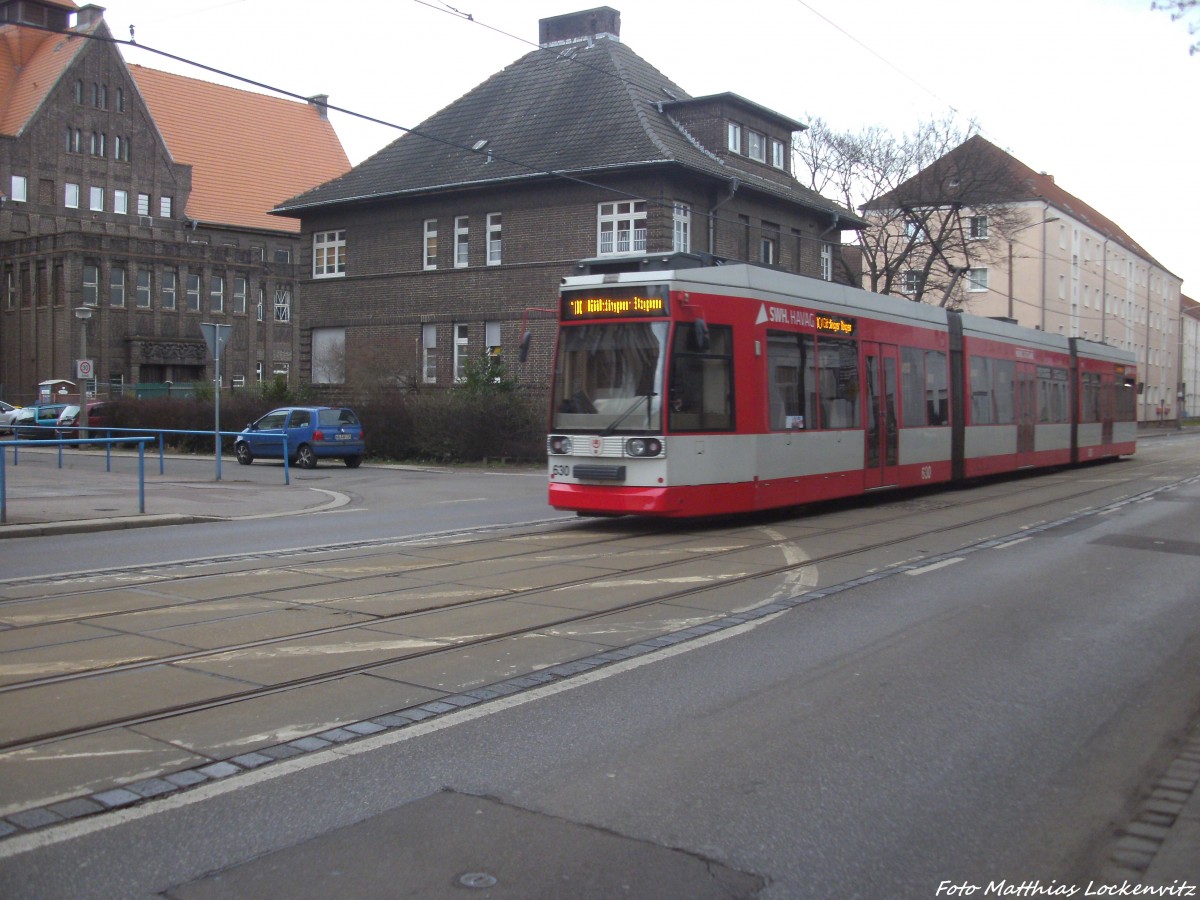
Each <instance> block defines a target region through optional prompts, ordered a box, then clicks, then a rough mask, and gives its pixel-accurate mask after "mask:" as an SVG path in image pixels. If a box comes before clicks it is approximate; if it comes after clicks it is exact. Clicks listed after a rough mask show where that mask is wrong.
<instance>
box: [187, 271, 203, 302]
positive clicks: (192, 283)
mask: <svg viewBox="0 0 1200 900" xmlns="http://www.w3.org/2000/svg"><path fill="white" fill-rule="evenodd" d="M187 308H188V312H200V275H199V274H198V273H196V272H188V274H187Z"/></svg>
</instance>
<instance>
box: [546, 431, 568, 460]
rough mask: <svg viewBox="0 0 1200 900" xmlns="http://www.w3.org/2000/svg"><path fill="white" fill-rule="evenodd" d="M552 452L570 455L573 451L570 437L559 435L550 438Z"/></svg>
mask: <svg viewBox="0 0 1200 900" xmlns="http://www.w3.org/2000/svg"><path fill="white" fill-rule="evenodd" d="M550 452H551V453H558V454H561V455H563V456H566V455H569V454H570V452H571V439H570V438H569V437H561V436H558V435H555V436H554V437H552V438H550Z"/></svg>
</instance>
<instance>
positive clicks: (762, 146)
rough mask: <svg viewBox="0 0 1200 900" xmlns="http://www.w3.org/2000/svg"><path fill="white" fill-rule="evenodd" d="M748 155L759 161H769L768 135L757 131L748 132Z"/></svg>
mask: <svg viewBox="0 0 1200 900" xmlns="http://www.w3.org/2000/svg"><path fill="white" fill-rule="evenodd" d="M746 155H747V156H749V157H750V158H751V159H754V160H757V161H758V162H761V163H765V162H766V161H767V136H766V135H764V134H759V133H758V132H757V131H747V132H746Z"/></svg>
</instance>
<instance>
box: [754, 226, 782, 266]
mask: <svg viewBox="0 0 1200 900" xmlns="http://www.w3.org/2000/svg"><path fill="white" fill-rule="evenodd" d="M758 261H759V262H761V263H763V264H765V265H768V266H773V265H775V264H776V263H777V262H778V261H779V241H778V239H777V238H773V237H770V236H768V235H765V234H764V235H761V236H760V237H759V239H758Z"/></svg>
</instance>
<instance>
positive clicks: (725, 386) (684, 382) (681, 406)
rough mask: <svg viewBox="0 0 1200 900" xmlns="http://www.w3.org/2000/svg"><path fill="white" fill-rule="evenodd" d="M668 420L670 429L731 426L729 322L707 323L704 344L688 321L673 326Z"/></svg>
mask: <svg viewBox="0 0 1200 900" xmlns="http://www.w3.org/2000/svg"><path fill="white" fill-rule="evenodd" d="M668 424H669V425H670V428H671V430H672V431H730V430H732V429H733V330H732V329H731V328H730V327H729V326H727V325H712V326H709V329H708V347H707V348H702V347H700V346H699V345H698V343H697V340H696V330H695V328H694V327H693V326H692V325H691V324H690V323H680V324H677V325H676V326H675V339H674V341H673V342H672V345H671V403H670V412H669V414H668Z"/></svg>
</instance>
